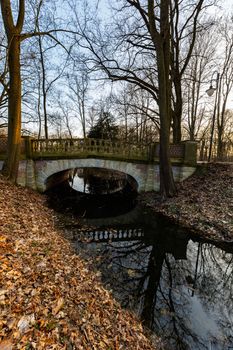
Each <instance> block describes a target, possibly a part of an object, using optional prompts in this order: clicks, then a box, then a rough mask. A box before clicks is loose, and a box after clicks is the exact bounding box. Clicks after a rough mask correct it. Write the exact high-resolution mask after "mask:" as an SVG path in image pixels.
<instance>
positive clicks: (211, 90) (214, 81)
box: [206, 71, 219, 162]
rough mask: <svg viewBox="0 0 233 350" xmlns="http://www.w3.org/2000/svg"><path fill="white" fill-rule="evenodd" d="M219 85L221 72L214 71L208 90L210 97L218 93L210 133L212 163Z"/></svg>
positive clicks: (209, 157)
mask: <svg viewBox="0 0 233 350" xmlns="http://www.w3.org/2000/svg"><path fill="white" fill-rule="evenodd" d="M214 75H215V78H214ZM218 83H219V72H218V71H214V72H213V74H212V77H211V81H210V87H209V89H208V90H206V93H207V95H208V96H213V94H214V92H215V91H216V95H215V101H214V114H213V120H212V126H211V133H210V148H209V156H208V162H210V159H211V153H212V145H213V137H214V124H215V117H216V109H217V101H218ZM213 84H214V85H213Z"/></svg>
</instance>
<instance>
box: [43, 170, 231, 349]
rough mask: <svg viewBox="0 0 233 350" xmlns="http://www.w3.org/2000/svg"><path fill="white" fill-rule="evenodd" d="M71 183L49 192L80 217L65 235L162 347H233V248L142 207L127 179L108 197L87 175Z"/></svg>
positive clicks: (59, 206)
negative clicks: (203, 238)
mask: <svg viewBox="0 0 233 350" xmlns="http://www.w3.org/2000/svg"><path fill="white" fill-rule="evenodd" d="M102 175H103V174H102ZM75 176H77V174H76V175H75ZM81 177H82V176H81ZM79 179H80V177H79ZM95 180H96V179H95ZM118 180H119V179H118ZM125 180H127V179H125ZM74 182H76V184H77V183H78V182H79V185H80V180H76V181H74V180H72V181H71V180H69V181H68V182H67V181H66V183H63V184H60V185H59V187H57V188H56V187H55V188H54V189H53V190H52V191H50V192H49V193H48V194H49V198H50V204H51V205H52V206H55V203H56V206H55V207H56V209H57V210H60V211H63V212H64V208H66V210H67V215H68V213H69V212H72V215H74V214H75V215H77V216H79V218H80V219H79V224H78V225H74V224H69V221H68V220H66V224H65V225H63V226H64V234H65V236H66V237H67V238H68V239H69V240H70V241H71V242H72V244H73V246H74V249H75V250H76V252H77V253H78V254H80V255H81V256H82V257H83V258H84V259H86V260H88V262H89V264H90V265H91V266H92V268H93V270H95V271H98V273H99V274H100V275H101V278H102V281H103V283H104V285H105V286H106V288H108V289H109V290H111V291H112V294H113V296H114V297H115V298H116V299H117V300H118V301H119V302H120V303H121V305H122V306H123V307H125V308H128V309H130V310H132V311H133V312H135V313H136V314H137V315H139V316H140V318H141V319H142V321H143V323H144V324H145V326H147V327H149V328H150V329H151V330H152V331H154V332H155V333H156V334H157V335H159V336H160V337H161V338H162V340H163V342H164V344H165V349H169V350H170V349H171V350H173V349H174V350H176V349H187V350H189V349H190V350H196V349H200V350H202V349H208V350H230V349H233V254H232V253H233V247H232V246H224V247H218V246H216V245H215V244H212V243H210V242H205V241H198V240H196V239H195V238H194V237H192V236H191V235H190V234H189V232H187V231H186V230H184V229H182V228H181V227H178V226H175V225H173V224H171V223H170V222H169V221H167V220H165V219H164V218H162V217H159V216H156V215H155V214H154V213H152V212H151V211H149V210H148V209H146V208H143V207H141V206H140V205H139V204H137V201H136V196H135V187H133V189H132V182H131V184H130V185H129V183H127V181H123V180H122V179H121V183H120V185H119V183H118V185H119V186H118V189H117V190H116V191H115V190H114V189H113V187H114V186H111V184H110V185H108V194H107V195H106V193H104V194H103V195H101V194H100V192H98V190H97V192H98V193H97V192H95V191H94V187H93V186H92V187H91V186H90V181H89V180H88V181H84V182H85V184H84V182H83V183H82V184H81V186H82V187H83V189H84V188H86V187H87V188H89V190H87V193H86V194H85V193H82V194H81V193H80V192H77V189H78V188H76V189H74V188H73V184H74ZM94 182H95V181H92V184H93V183H94ZM100 182H101V181H100ZM129 187H130V188H129ZM90 188H92V194H91V193H90V192H91V191H90ZM97 188H98V186H97ZM104 188H105V189H106V186H105V187H104ZM110 188H112V192H111V191H110ZM73 191H75V192H76V193H75V192H73ZM83 192H85V191H83ZM110 192H111V194H110ZM58 193H59V194H61V195H60V196H59V195H58ZM85 195H86V196H87V197H85ZM66 196H67V197H66ZM91 196H93V197H91ZM101 196H103V197H102V199H101ZM106 196H107V197H106ZM67 198H69V199H68V200H67ZM101 200H102V202H101ZM129 202H130V203H129ZM90 203H91V204H90ZM100 203H102V205H100ZM80 205H81V207H82V210H81V209H79V208H80ZM84 205H86V207H84ZM98 206H99V207H98ZM90 207H91V209H90ZM94 207H96V208H97V207H98V208H99V210H98V213H95V214H94V215H93V212H94ZM119 207H120V211H119V212H118V213H117V210H116V208H119ZM123 209H124V210H123ZM86 214H87V215H86ZM117 214H119V215H117ZM110 215H112V216H110ZM80 220H81V224H80Z"/></svg>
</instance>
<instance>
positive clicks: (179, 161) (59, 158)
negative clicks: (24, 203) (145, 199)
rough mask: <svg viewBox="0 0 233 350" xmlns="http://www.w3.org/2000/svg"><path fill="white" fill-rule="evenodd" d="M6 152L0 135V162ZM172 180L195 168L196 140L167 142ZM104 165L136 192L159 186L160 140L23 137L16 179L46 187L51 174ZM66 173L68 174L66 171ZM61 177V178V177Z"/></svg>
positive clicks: (189, 173) (21, 183)
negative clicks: (126, 177)
mask: <svg viewBox="0 0 233 350" xmlns="http://www.w3.org/2000/svg"><path fill="white" fill-rule="evenodd" d="M5 154H6V139H5V140H4V138H0V159H1V161H0V163H1V164H2V163H3V160H4V157H5ZM170 158H171V162H172V169H173V174H174V179H175V181H182V180H184V179H185V178H187V177H188V176H190V175H191V174H193V172H194V171H195V166H196V143H195V142H190V141H186V142H182V143H180V144H176V145H172V144H171V145H170ZM90 167H91V168H105V169H110V170H117V171H121V172H123V173H125V174H127V175H129V176H131V177H133V178H134V179H135V180H136V182H137V187H138V192H144V191H151V190H155V191H157V190H158V189H159V143H153V144H150V145H142V144H140V145H139V144H129V143H125V142H123V141H110V140H98V139H80V138H79V139H51V140H44V139H42V140H35V139H31V138H29V137H24V138H22V145H21V161H20V165H19V172H18V179H17V183H18V184H20V185H22V186H27V187H30V188H33V189H36V190H38V191H40V192H44V191H46V190H47V189H48V188H49V187H50V186H51V184H52V182H51V181H50V180H51V178H52V177H53V175H55V174H56V175H55V176H56V177H57V179H59V174H60V176H61V177H63V178H65V176H66V174H68V173H69V170H71V169H74V168H90ZM67 176H68V175H67ZM60 180H61V179H60Z"/></svg>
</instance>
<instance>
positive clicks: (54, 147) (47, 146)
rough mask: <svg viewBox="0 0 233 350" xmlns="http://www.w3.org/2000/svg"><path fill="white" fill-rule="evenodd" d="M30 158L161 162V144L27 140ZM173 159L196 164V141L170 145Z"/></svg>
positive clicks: (82, 140)
mask: <svg viewBox="0 0 233 350" xmlns="http://www.w3.org/2000/svg"><path fill="white" fill-rule="evenodd" d="M25 142H26V146H25V148H26V152H27V158H29V159H31V158H33V159H59V158H60V159H62V158H68V159H74V158H80V157H82V158H84V157H103V158H110V159H119V160H123V161H133V160H135V161H143V162H147V163H154V162H158V161H159V143H152V144H150V145H143V144H130V143H126V142H124V141H121V140H120V141H119V140H117V141H112V140H104V139H91V138H86V139H83V138H78V139H48V140H45V139H40V140H35V139H25ZM169 148H170V157H171V161H172V162H174V163H182V164H186V165H192V166H193V165H196V153H197V144H196V142H190V141H185V142H181V143H180V144H171V145H170V147H169Z"/></svg>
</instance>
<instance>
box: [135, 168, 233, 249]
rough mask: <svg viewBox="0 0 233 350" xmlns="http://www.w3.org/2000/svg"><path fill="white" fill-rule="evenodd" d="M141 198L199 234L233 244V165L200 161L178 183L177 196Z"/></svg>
mask: <svg viewBox="0 0 233 350" xmlns="http://www.w3.org/2000/svg"><path fill="white" fill-rule="evenodd" d="M139 201H141V202H142V203H144V205H145V206H146V207H149V208H150V209H151V210H152V211H154V212H155V213H157V214H161V215H163V216H164V217H166V218H167V219H169V220H170V221H171V222H173V223H175V224H178V225H180V226H182V227H183V228H187V229H188V230H189V231H190V232H191V233H193V234H194V235H196V236H197V237H198V236H199V237H202V238H204V239H207V240H208V239H209V240H211V241H215V242H219V243H226V244H232V245H233V164H232V163H231V164H223V163H210V164H200V165H198V167H197V170H196V172H195V174H194V175H192V176H191V177H190V178H188V179H187V180H185V181H183V182H181V183H178V184H177V196H175V197H173V198H168V199H167V200H166V201H164V202H161V201H160V198H159V195H158V194H157V193H155V192H150V193H144V194H140V196H139Z"/></svg>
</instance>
